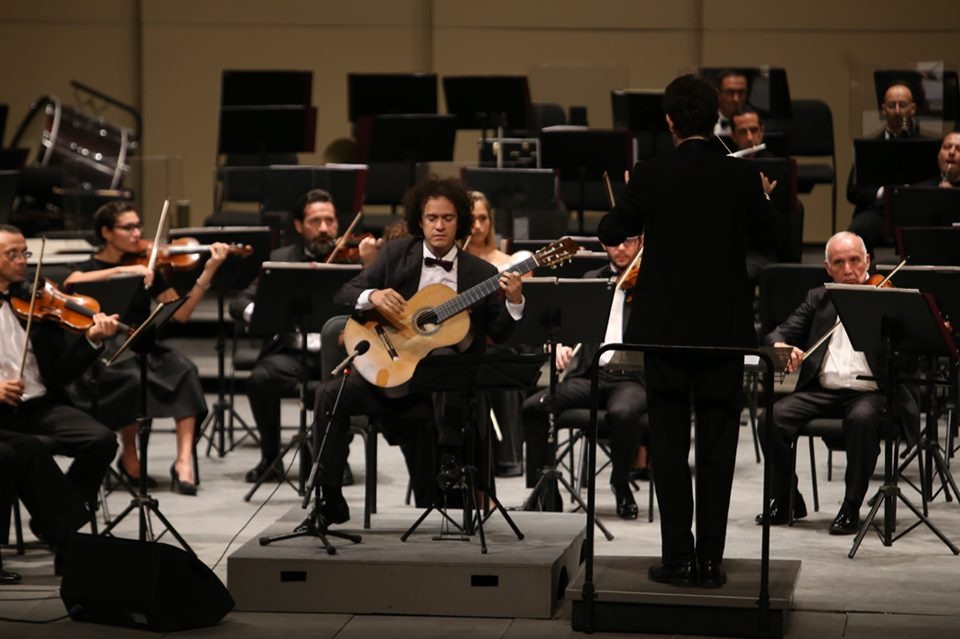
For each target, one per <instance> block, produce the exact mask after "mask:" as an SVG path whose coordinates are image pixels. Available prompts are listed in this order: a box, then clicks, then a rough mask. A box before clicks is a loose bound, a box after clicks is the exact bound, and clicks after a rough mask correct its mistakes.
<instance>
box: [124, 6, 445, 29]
mask: <svg viewBox="0 0 960 639" xmlns="http://www.w3.org/2000/svg"><path fill="white" fill-rule="evenodd" d="M141 2H142V5H143V21H144V23H145V24H153V25H160V24H164V25H181V26H186V25H194V26H196V25H211V26H218V27H234V26H244V25H246V26H250V25H253V26H260V27H267V28H278V27H284V26H285V27H300V28H308V27H333V26H362V27H364V28H370V29H376V28H382V27H403V26H408V27H409V26H420V25H423V24H425V23H426V22H428V21H429V17H430V2H429V0H352V1H351V2H340V1H339V0H269V1H266V2H265V1H264V0H201V1H198V0H141Z"/></svg>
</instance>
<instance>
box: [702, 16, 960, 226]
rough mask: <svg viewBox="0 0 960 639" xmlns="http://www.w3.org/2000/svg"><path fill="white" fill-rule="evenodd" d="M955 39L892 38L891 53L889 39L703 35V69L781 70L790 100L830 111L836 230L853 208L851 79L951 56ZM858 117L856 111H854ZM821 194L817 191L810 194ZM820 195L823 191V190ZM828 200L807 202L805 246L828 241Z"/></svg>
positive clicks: (932, 35)
mask: <svg viewBox="0 0 960 639" xmlns="http://www.w3.org/2000/svg"><path fill="white" fill-rule="evenodd" d="M956 35H957V34H951V33H945V32H929V33H916V32H914V33H909V32H905V33H901V34H897V35H896V38H897V43H898V46H897V47H896V48H895V49H894V50H892V48H891V41H890V38H891V37H892V36H890V35H889V34H882V33H862V32H860V33H858V32H847V33H837V32H825V31H796V32H780V31H777V32H771V31H754V32H750V33H749V34H745V33H743V32H732V31H710V32H707V33H705V34H704V39H703V50H704V63H705V64H709V65H737V64H745V65H746V64H758V63H759V64H770V65H773V66H782V67H784V68H786V69H787V72H788V74H789V80H790V94H791V97H793V98H819V99H822V100H825V101H826V102H827V103H828V104H829V105H830V108H831V110H832V111H833V123H834V137H835V144H836V151H837V167H838V178H839V187H840V191H839V192H838V197H837V228H838V229H844V228H846V226H847V224H848V223H849V220H850V216H851V214H852V212H853V206H852V205H850V204H849V203H848V202H847V201H846V197H845V187H846V178H847V173H848V171H849V169H850V165H851V162H852V159H853V158H852V155H853V143H852V140H853V138H854V137H856V136H857V135H860V129H859V125H858V124H856V123H855V122H852V121H851V119H852V118H851V111H852V107H855V109H854V110H855V111H856V110H858V109H859V108H860V107H859V104H860V100H861V99H862V98H860V94H855V95H854V96H853V103H851V88H850V81H851V74H853V75H854V76H856V75H857V70H858V69H859V68H860V67H861V66H863V65H890V64H898V63H900V64H903V63H912V62H914V61H917V60H938V59H943V58H944V57H948V56H956V55H957V54H958V50H957V48H956ZM856 112H857V113H858V111H856ZM820 189H823V187H817V189H815V192H814V194H813V195H814V196H816V195H817V193H816V191H817V190H820ZM824 190H825V189H824ZM829 204H830V203H829V198H819V197H817V198H815V199H814V200H813V201H808V203H807V205H806V206H807V210H806V218H805V221H804V226H805V233H804V235H805V240H806V241H810V242H819V241H821V240H825V239H826V238H827V237H829V235H830V206H829Z"/></svg>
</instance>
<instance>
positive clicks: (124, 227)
mask: <svg viewBox="0 0 960 639" xmlns="http://www.w3.org/2000/svg"><path fill="white" fill-rule="evenodd" d="M113 228H114V230H116V229H120V230H121V231H126V232H127V233H132V232H133V231H134V230H137V229H142V228H143V223H142V222H130V223H129V224H116V225H114V227H113Z"/></svg>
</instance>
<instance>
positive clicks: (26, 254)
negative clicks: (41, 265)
mask: <svg viewBox="0 0 960 639" xmlns="http://www.w3.org/2000/svg"><path fill="white" fill-rule="evenodd" d="M3 256H4V257H5V258H7V260H8V261H10V262H16V261H17V258H18V257H22V258H23V259H24V260H29V259H30V258H31V257H33V251H18V250H17V249H10V250H9V251H4V253H3Z"/></svg>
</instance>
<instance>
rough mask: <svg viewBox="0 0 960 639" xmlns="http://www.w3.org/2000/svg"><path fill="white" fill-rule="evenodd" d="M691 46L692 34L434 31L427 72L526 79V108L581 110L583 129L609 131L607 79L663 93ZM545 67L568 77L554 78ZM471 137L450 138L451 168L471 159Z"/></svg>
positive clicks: (691, 55)
mask: <svg viewBox="0 0 960 639" xmlns="http://www.w3.org/2000/svg"><path fill="white" fill-rule="evenodd" d="M698 41H699V39H698V37H697V35H696V34H695V32H692V31H677V32H672V31H671V32H666V33H663V32H643V33H637V32H605V31H598V30H571V31H556V30H544V31H537V30H532V29H513V30H508V31H501V30H497V29H486V28H472V27H471V28H438V29H436V30H435V31H434V45H433V52H434V69H435V70H436V72H437V73H438V74H439V75H440V76H441V77H443V76H444V75H456V74H472V73H476V74H483V73H493V74H497V73H501V74H527V75H529V77H530V91H531V97H532V99H533V100H534V101H537V102H559V103H560V104H562V105H563V106H564V107H567V106H569V105H571V104H574V105H586V106H587V107H588V118H589V121H590V124H591V126H595V127H609V126H610V125H611V113H610V93H609V91H610V90H611V88H614V87H613V86H612V84H611V83H612V81H613V80H612V79H613V78H618V77H620V78H624V80H623V85H622V86H618V87H615V88H627V87H631V88H663V87H664V86H665V85H666V84H667V83H668V82H669V81H670V80H671V79H672V78H673V77H674V76H675V75H676V74H677V73H678V72H679V71H680V70H681V69H683V68H690V67H692V66H695V64H696V54H695V51H696V49H697V46H698V44H697V43H698ZM550 66H553V67H559V68H567V69H569V73H568V74H566V75H564V74H562V73H556V72H555V71H552V70H550V69H549V67H550ZM591 69H595V73H592V72H591ZM441 93H442V92H441ZM441 99H442V96H441ZM476 137H477V136H476V133H474V132H469V133H461V134H459V135H458V137H457V148H456V150H455V157H456V159H457V160H458V161H469V160H473V159H475V158H476V145H475V143H474V142H475V139H476Z"/></svg>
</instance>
